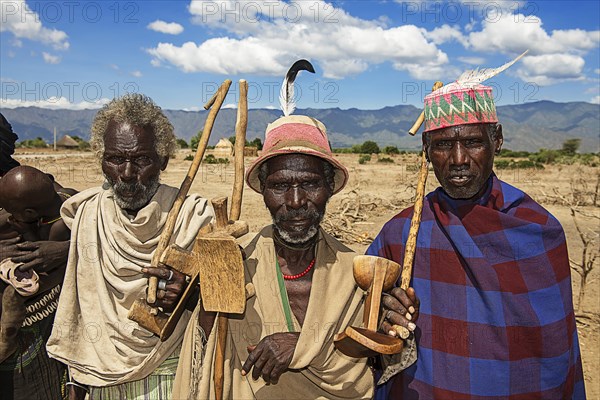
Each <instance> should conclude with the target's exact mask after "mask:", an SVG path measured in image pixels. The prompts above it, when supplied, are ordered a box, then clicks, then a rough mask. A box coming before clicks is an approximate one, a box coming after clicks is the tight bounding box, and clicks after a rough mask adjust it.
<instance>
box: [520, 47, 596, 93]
mask: <svg viewBox="0 0 600 400" xmlns="http://www.w3.org/2000/svg"><path fill="white" fill-rule="evenodd" d="M521 62H522V67H520V68H519V69H517V75H518V76H519V77H520V78H521V79H523V80H524V81H525V82H533V83H536V84H538V85H542V86H546V85H552V84H554V83H558V82H563V81H568V80H581V79H584V77H583V75H582V71H583V66H584V65H585V60H584V59H583V58H582V57H580V56H575V55H571V54H544V55H540V56H529V57H527V56H526V57H524V58H523V59H522V60H521Z"/></svg>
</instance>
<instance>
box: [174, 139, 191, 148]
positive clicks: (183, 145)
mask: <svg viewBox="0 0 600 400" xmlns="http://www.w3.org/2000/svg"><path fill="white" fill-rule="evenodd" d="M177 145H178V146H179V148H180V149H187V148H188V147H190V146H189V145H188V143H187V142H186V141H185V139H181V138H179V139H177Z"/></svg>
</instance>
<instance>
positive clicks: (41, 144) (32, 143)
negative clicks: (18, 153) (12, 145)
mask: <svg viewBox="0 0 600 400" xmlns="http://www.w3.org/2000/svg"><path fill="white" fill-rule="evenodd" d="M16 147H24V148H26V149H41V148H46V147H48V143H46V141H44V139H42V138H41V137H39V136H38V137H36V138H35V139H27V140H23V141H22V142H21V143H18V144H17V146H16Z"/></svg>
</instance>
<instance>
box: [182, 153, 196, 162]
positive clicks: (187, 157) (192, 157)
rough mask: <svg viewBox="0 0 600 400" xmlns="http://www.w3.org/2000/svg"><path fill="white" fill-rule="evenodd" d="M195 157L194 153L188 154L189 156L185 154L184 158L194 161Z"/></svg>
mask: <svg viewBox="0 0 600 400" xmlns="http://www.w3.org/2000/svg"><path fill="white" fill-rule="evenodd" d="M193 159H194V155H193V154H188V155H187V156H185V158H184V160H185V161H192V160H193Z"/></svg>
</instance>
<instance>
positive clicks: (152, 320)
mask: <svg viewBox="0 0 600 400" xmlns="http://www.w3.org/2000/svg"><path fill="white" fill-rule="evenodd" d="M229 86H231V81H230V80H229V79H227V80H225V81H224V82H223V83H222V84H221V86H220V87H219V89H218V90H217V92H216V93H215V94H214V95H213V97H212V98H211V99H210V100H209V101H208V103H206V105H205V106H204V108H205V109H209V108H210V112H209V113H208V116H207V117H206V121H205V123H204V129H203V131H202V137H201V138H200V142H199V143H198V148H197V150H196V154H195V156H194V160H193V161H192V165H190V168H189V170H188V173H187V175H186V177H185V178H184V180H183V182H182V183H181V187H180V188H179V192H178V193H177V197H176V198H175V202H174V203H173V206H172V207H171V210H170V211H169V214H168V215H167V221H166V223H165V227H164V228H163V231H162V233H161V236H160V240H159V242H158V245H157V247H156V250H155V252H154V255H153V257H152V261H151V266H153V267H156V266H158V265H159V264H160V260H161V258H162V257H163V256H164V255H165V252H166V250H167V247H168V246H169V242H170V241H171V236H172V235H173V231H174V229H175V222H176V221H177V216H178V215H179V212H180V211H181V207H182V206H183V202H184V201H185V197H186V196H187V194H188V192H189V190H190V187H191V186H192V182H193V180H194V177H195V176H196V173H197V172H198V168H199V167H200V163H201V161H202V158H203V157H204V152H205V151H206V147H207V146H208V139H209V137H210V133H211V131H212V128H213V125H214V122H215V118H216V117H217V114H218V113H219V110H220V109H221V106H222V105H223V102H224V101H225V96H227V92H228V91H229ZM157 286H158V278H156V277H154V276H152V277H150V278H149V279H148V292H147V297H146V301H145V302H144V301H143V300H137V301H136V302H135V303H134V304H133V305H132V307H131V309H130V310H129V315H128V318H129V319H131V320H133V321H136V322H138V323H139V324H140V325H141V326H143V327H144V328H146V329H148V330H150V331H151V332H153V333H155V334H159V332H160V331H161V330H162V328H163V326H164V324H165V323H166V321H167V317H166V316H165V315H159V313H158V309H157V308H155V307H152V305H154V303H156V290H157Z"/></svg>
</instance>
